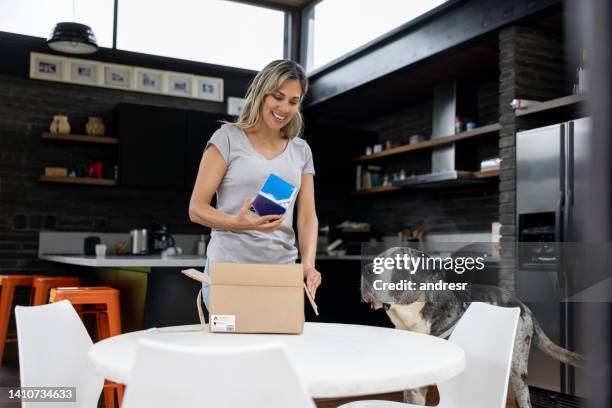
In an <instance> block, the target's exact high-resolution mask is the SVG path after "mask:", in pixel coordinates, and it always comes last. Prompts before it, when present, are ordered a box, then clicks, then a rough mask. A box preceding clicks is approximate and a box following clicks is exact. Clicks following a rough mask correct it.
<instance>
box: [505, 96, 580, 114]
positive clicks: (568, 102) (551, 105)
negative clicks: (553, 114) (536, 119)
mask: <svg viewBox="0 0 612 408" xmlns="http://www.w3.org/2000/svg"><path fill="white" fill-rule="evenodd" d="M587 99H588V97H587V95H568V96H564V97H561V98H557V99H551V100H549V101H545V102H540V103H538V104H537V105H533V106H529V107H527V108H525V109H517V110H515V111H514V114H515V115H516V116H525V115H532V114H534V113H538V112H545V111H550V110H553V109H559V108H565V107H571V106H573V105H576V107H577V105H580V104H582V103H583V102H585V101H586V100H587Z"/></svg>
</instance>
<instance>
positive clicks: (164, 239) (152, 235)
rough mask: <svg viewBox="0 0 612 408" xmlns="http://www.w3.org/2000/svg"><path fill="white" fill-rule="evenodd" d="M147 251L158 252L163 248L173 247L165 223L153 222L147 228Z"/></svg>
mask: <svg viewBox="0 0 612 408" xmlns="http://www.w3.org/2000/svg"><path fill="white" fill-rule="evenodd" d="M148 238H149V253H154V254H155V253H160V252H162V251H163V250H164V249H167V248H171V247H174V245H175V242H174V238H173V237H172V235H170V233H169V232H168V226H167V225H166V224H158V223H153V224H150V225H149V228H148Z"/></svg>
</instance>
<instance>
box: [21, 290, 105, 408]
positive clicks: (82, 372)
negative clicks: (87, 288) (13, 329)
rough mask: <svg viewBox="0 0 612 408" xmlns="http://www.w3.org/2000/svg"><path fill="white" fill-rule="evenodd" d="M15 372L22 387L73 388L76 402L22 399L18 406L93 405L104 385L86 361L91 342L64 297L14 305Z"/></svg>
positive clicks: (78, 407) (92, 407)
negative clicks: (17, 352) (16, 353)
mask: <svg viewBox="0 0 612 408" xmlns="http://www.w3.org/2000/svg"><path fill="white" fill-rule="evenodd" d="M15 319H16V321H17V341H18V344H19V375H20V379H21V386H22V387H76V402H23V403H22V408H30V407H45V408H51V407H64V408H65V407H67V406H70V407H74V408H95V407H97V406H98V399H99V398H100V394H101V392H102V387H103V385H104V378H102V377H100V376H98V375H96V374H95V373H94V372H93V371H92V370H91V368H90V367H89V366H88V364H87V351H88V350H89V347H91V345H92V344H93V343H92V341H91V338H90V337H89V334H88V333H87V330H86V329H85V326H83V322H81V319H80V318H79V315H78V314H77V312H76V311H75V310H74V308H73V307H72V305H71V304H70V302H69V301H67V300H62V301H61V302H57V303H50V304H48V305H42V306H16V307H15Z"/></svg>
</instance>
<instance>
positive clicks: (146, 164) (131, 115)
mask: <svg viewBox="0 0 612 408" xmlns="http://www.w3.org/2000/svg"><path fill="white" fill-rule="evenodd" d="M117 110H118V130H119V140H120V142H119V181H120V183H121V185H125V186H138V187H159V188H184V187H185V162H184V159H185V151H186V149H187V136H186V128H187V112H186V111H183V110H179V109H170V108H160V107H155V106H145V105H132V104H120V105H119V106H118V107H117Z"/></svg>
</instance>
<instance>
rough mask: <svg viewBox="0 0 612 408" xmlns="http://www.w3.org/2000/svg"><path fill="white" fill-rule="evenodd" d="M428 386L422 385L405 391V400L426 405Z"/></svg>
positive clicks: (409, 402)
mask: <svg viewBox="0 0 612 408" xmlns="http://www.w3.org/2000/svg"><path fill="white" fill-rule="evenodd" d="M427 388H428V387H421V388H415V389H412V390H406V391H404V402H407V403H408V404H415V405H425V400H426V399H427Z"/></svg>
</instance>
